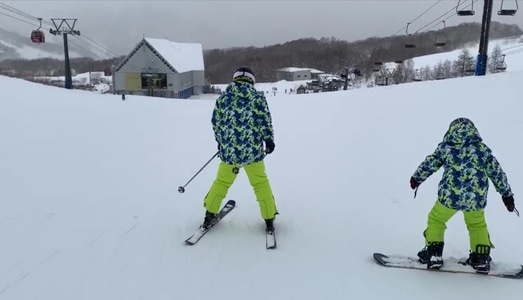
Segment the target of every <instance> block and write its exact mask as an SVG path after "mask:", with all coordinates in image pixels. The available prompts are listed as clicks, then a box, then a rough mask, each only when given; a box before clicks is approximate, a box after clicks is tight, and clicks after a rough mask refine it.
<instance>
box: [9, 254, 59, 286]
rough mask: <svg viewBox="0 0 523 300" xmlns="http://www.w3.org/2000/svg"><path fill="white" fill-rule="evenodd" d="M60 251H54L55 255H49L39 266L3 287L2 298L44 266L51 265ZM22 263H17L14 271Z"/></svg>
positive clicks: (33, 267)
mask: <svg viewBox="0 0 523 300" xmlns="http://www.w3.org/2000/svg"><path fill="white" fill-rule="evenodd" d="M59 253H60V251H58V250H57V251H54V252H53V253H51V254H49V255H47V256H46V257H44V258H43V259H42V260H40V261H39V262H38V263H37V264H35V265H33V266H31V267H30V268H29V269H28V270H27V271H23V272H22V274H20V275H19V276H18V277H17V278H16V279H15V280H14V281H12V282H10V283H8V284H7V285H6V286H4V287H2V288H1V289H0V296H1V295H3V294H4V293H5V292H6V291H7V290H9V289H10V288H13V287H15V286H16V285H18V284H20V283H21V282H22V281H23V280H24V279H26V278H27V277H29V276H30V275H31V274H32V273H34V272H35V271H36V270H38V269H40V268H41V267H42V266H43V265H45V264H46V263H49V262H50V261H51V260H52V259H53V258H54V257H55V256H56V255H58V254H59ZM19 264H20V263H19V262H18V263H16V264H15V265H14V266H13V269H14V268H16V267H17V266H18V265H19Z"/></svg>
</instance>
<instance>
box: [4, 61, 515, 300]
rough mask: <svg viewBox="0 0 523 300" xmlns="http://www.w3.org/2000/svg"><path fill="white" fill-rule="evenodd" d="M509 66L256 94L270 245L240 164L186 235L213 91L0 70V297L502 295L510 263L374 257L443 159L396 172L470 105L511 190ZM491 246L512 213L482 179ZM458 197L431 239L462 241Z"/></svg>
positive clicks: (423, 206)
mask: <svg viewBox="0 0 523 300" xmlns="http://www.w3.org/2000/svg"><path fill="white" fill-rule="evenodd" d="M522 80H523V72H520V71H508V72H506V73H503V74H495V75H488V76H482V77H465V78H458V79H449V80H443V81H431V82H420V83H411V84H403V85H396V86H388V87H382V88H375V89H359V90H350V91H340V92H331V93H322V94H306V95H292V96H284V95H277V96H273V97H269V98H268V101H269V105H270V109H271V112H272V115H273V122H274V127H275V135H276V141H275V142H276V150H275V152H274V153H273V154H271V155H269V156H268V157H267V159H266V165H267V172H268V175H269V178H270V181H271V183H272V185H273V190H274V194H275V198H276V201H277V205H278V210H279V212H280V215H279V216H278V218H277V220H276V228H277V234H278V236H277V237H278V249H276V250H272V251H267V250H266V249H265V240H264V233H263V228H264V225H263V221H262V220H261V217H260V215H259V211H258V205H257V203H256V201H255V199H254V194H253V192H252V190H251V187H250V186H249V183H248V181H247V179H246V176H245V174H244V173H243V172H240V175H239V176H238V178H237V181H236V182H235V184H234V185H233V187H232V188H231V190H230V192H229V194H228V196H227V198H232V199H236V200H237V203H238V206H237V208H236V209H235V211H233V212H232V213H231V214H230V215H229V216H228V217H227V218H226V219H224V220H223V221H222V222H221V223H220V224H219V225H218V226H217V227H216V228H214V229H213V232H211V233H209V234H208V235H207V236H206V237H204V238H203V239H202V240H201V241H200V242H199V243H198V244H197V245H195V246H192V247H189V246H186V245H184V244H183V240H184V239H185V238H186V237H187V236H189V235H190V234H191V233H192V232H193V231H194V230H195V229H196V227H197V226H198V225H199V224H200V223H201V222H202V220H203V216H204V208H203V206H202V202H203V197H204V196H205V194H206V193H207V191H208V188H209V186H210V185H211V183H212V181H213V179H214V176H215V174H216V167H217V164H218V161H217V160H213V161H212V162H211V163H210V164H209V166H207V168H206V169H204V170H203V171H202V173H201V174H200V175H198V177H196V178H195V179H194V180H193V181H192V182H191V183H190V185H189V186H187V188H186V192H185V193H184V194H180V193H178V192H177V188H178V186H180V185H183V184H185V183H186V181H187V180H188V179H189V178H190V177H191V176H192V175H193V174H194V173H195V172H196V171H198V169H200V167H201V166H202V165H203V164H204V163H205V162H206V161H207V160H208V159H209V158H210V157H211V156H212V155H213V154H214V153H215V151H216V144H215V142H214V137H213V133H212V129H211V124H210V116H211V112H212V109H213V105H214V102H213V101H212V100H209V101H206V100H202V101H186V100H176V99H162V98H151V97H139V96H128V97H127V99H126V101H121V98H120V97H119V96H117V95H112V94H108V95H98V94H94V93H89V92H85V91H79V90H66V89H60V88H54V87H50V86H45V85H41V84H34V83H29V82H25V81H22V80H18V79H12V78H6V77H0V90H1V91H2V97H1V100H0V137H1V139H0V207H1V209H0V237H1V241H2V242H1V247H0V299H2V300H3V299H8V300H12V299H16V300H18V299H38V300H47V299H52V300H65V299H67V300H70V299H78V300H79V299H126V300H127V299H129V300H132V299H183V300H187V299H217V300H220V299H224V300H225V299H227V300H243V299H253V300H254V299H273V300H280V299H282V300H288V299H300V300H308V299H314V300H316V299H424V300H432V299H447V300H451V299H456V300H457V299H460V300H461V299H491V298H494V297H495V298H496V299H517V298H518V297H519V296H518V295H519V294H520V287H521V281H516V280H506V279H497V278H490V277H479V276H474V275H458V274H443V273H431V272H420V271H412V270H398V269H385V268H383V267H380V266H377V265H376V264H375V263H374V262H373V261H372V259H371V254H372V253H373V252H376V251H380V252H386V253H396V254H405V255H415V254H416V253H417V251H418V250H419V249H420V248H421V247H422V246H423V235H422V232H423V230H424V229H425V224H426V216H427V213H428V211H429V209H430V208H431V207H432V205H433V203H434V201H435V199H436V190H437V183H438V180H439V178H440V176H441V172H438V173H436V174H434V175H433V176H432V177H431V178H429V180H427V181H426V182H425V183H423V184H422V186H421V187H420V189H419V191H418V195H417V198H416V199H413V193H412V190H411V189H410V187H409V183H408V182H409V178H410V176H411V174H412V172H413V171H414V170H415V168H416V167H417V166H418V164H419V163H420V162H421V161H422V160H423V159H424V158H425V156H426V155H428V154H430V153H432V151H433V150H434V149H435V147H436V145H437V143H438V142H439V141H440V140H441V138H442V136H443V134H444V132H445V130H446V129H447V127H448V124H449V122H450V121H452V120H453V119H454V118H456V117H463V116H465V117H469V118H471V119H472V120H473V121H474V122H475V123H476V125H477V127H478V129H479V131H480V133H481V135H482V137H483V138H484V140H485V142H486V143H487V144H488V145H489V146H490V147H491V148H492V149H493V151H494V154H495V155H496V156H497V158H498V160H499V161H500V162H501V164H502V166H503V167H504V169H505V171H506V172H507V175H508V178H509V181H510V184H511V185H512V189H513V191H514V193H515V195H516V196H515V197H516V206H518V205H519V203H521V202H520V200H521V199H520V198H519V196H518V195H520V194H521V192H520V191H521V190H523V186H522V182H523V168H521V166H522V162H523V160H522V158H521V152H522V148H523V140H521V138H520V136H521V132H522V131H523V121H522V120H521V115H522V110H523V104H522V102H521V97H520V94H521V91H520V90H521V88H520V84H521V82H522ZM486 215H487V222H488V226H489V229H490V234H491V238H492V241H493V243H494V244H495V246H496V248H495V249H494V250H493V252H492V257H493V259H494V260H495V261H506V262H521V257H520V253H521V250H522V249H523V241H522V240H521V239H520V238H519V236H520V235H521V232H522V230H523V223H522V220H521V219H520V218H517V217H516V216H515V215H514V214H510V213H508V212H507V211H506V210H505V207H504V206H503V203H502V201H501V198H500V196H499V195H498V194H497V193H496V192H495V190H494V189H493V187H491V190H490V194H489V204H488V207H487V212H486ZM468 250H469V249H468V235H467V231H466V227H465V225H464V223H463V219H462V217H461V215H460V214H458V215H456V216H455V217H454V218H453V219H452V220H451V221H450V222H449V224H448V231H447V234H446V247H445V253H444V256H445V257H450V256H452V257H464V256H466V255H467V254H468Z"/></svg>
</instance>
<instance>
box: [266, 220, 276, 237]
mask: <svg viewBox="0 0 523 300" xmlns="http://www.w3.org/2000/svg"><path fill="white" fill-rule="evenodd" d="M265 225H266V228H265V231H266V232H267V233H273V232H274V218H272V219H266V220H265Z"/></svg>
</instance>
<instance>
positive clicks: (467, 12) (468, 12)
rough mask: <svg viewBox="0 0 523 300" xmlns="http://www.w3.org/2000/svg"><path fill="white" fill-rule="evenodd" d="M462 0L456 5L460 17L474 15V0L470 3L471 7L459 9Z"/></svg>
mask: <svg viewBox="0 0 523 300" xmlns="http://www.w3.org/2000/svg"><path fill="white" fill-rule="evenodd" d="M460 2H461V0H458V5H456V13H457V15H458V16H460V17H469V16H473V15H474V14H475V11H474V0H471V1H470V2H471V4H470V9H467V10H459V4H460Z"/></svg>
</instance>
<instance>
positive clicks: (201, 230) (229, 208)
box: [185, 200, 236, 246]
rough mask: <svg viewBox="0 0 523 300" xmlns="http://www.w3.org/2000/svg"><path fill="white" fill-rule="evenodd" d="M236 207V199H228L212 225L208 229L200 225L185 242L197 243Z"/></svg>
mask: <svg viewBox="0 0 523 300" xmlns="http://www.w3.org/2000/svg"><path fill="white" fill-rule="evenodd" d="M234 207H236V201H234V200H229V201H227V203H225V205H224V206H223V207H222V209H221V210H220V211H219V212H218V213H217V214H216V216H215V217H214V219H213V221H212V223H211V226H209V228H207V229H204V228H202V227H201V226H200V227H199V228H198V229H197V230H196V232H195V233H194V234H193V235H191V236H190V237H188V238H187V239H186V240H185V244H187V245H191V246H192V245H194V244H196V243H197V242H198V241H199V240H200V239H201V238H202V237H203V236H204V235H205V234H206V233H207V232H209V230H211V229H212V228H213V227H214V225H216V224H218V222H220V220H221V219H223V218H224V217H225V216H226V215H227V214H229V213H230V212H231V211H232V210H233V209H234Z"/></svg>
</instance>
